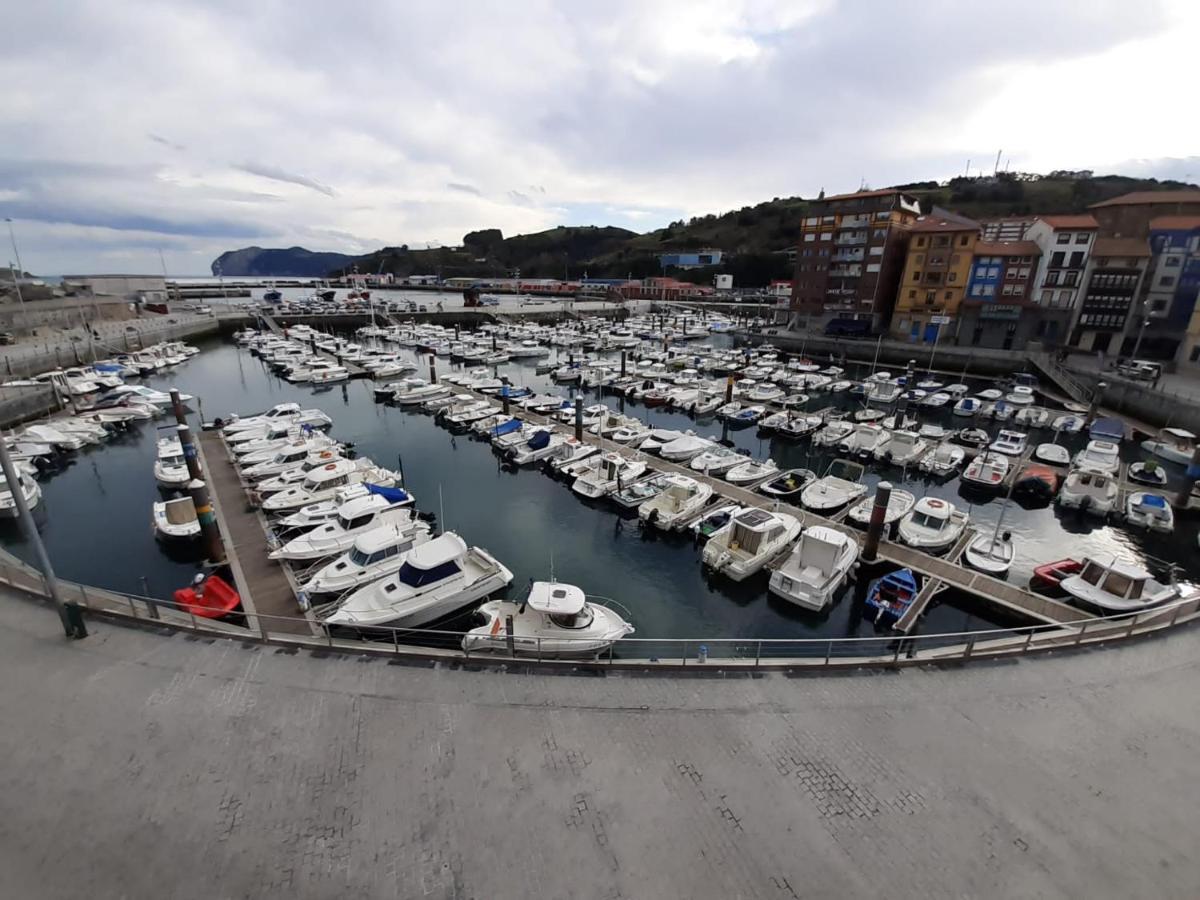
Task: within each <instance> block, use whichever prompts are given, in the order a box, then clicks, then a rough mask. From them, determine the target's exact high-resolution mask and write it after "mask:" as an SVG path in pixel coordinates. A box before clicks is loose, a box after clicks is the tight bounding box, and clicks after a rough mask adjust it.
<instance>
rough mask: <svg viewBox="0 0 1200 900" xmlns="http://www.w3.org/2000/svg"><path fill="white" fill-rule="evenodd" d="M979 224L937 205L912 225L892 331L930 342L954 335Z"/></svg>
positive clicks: (904, 337) (908, 337)
mask: <svg viewBox="0 0 1200 900" xmlns="http://www.w3.org/2000/svg"><path fill="white" fill-rule="evenodd" d="M978 241H979V223H978V222H976V221H974V220H973V219H968V218H966V217H964V216H959V215H956V214H954V213H952V212H949V211H947V210H944V209H935V210H933V212H931V213H930V214H929V215H927V216H922V217H921V218H919V219H917V221H916V222H915V223H914V224H913V226H912V229H911V233H910V237H909V242H908V253H907V255H906V257H905V263H904V272H903V275H902V277H901V279H900V288H899V291H898V293H897V295H896V303H895V307H894V309H893V312H892V321H891V328H890V331H891V334H892V336H893V337H896V338H900V339H907V340H911V341H926V342H932V341H936V340H940V339H943V338H944V337H945V336H946V335H948V334H953V333H954V329H955V328H956V324H957V319H958V309H959V306H960V304H961V303H962V300H963V293H964V291H965V290H966V287H967V281H968V278H969V276H970V274H971V260H972V257H973V255H974V252H975V245H976V243H977V242H978Z"/></svg>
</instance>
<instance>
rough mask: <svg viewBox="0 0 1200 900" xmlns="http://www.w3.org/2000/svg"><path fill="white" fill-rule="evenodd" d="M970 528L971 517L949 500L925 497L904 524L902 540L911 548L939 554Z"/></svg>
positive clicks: (902, 522) (901, 532)
mask: <svg viewBox="0 0 1200 900" xmlns="http://www.w3.org/2000/svg"><path fill="white" fill-rule="evenodd" d="M966 527H967V514H966V513H965V512H963V511H961V510H959V509H956V508H955V506H954V504H953V503H951V502H950V501H949V500H943V499H941V498H940V497H922V498H921V499H920V500H918V501H917V503H916V505H915V506H914V507H913V508H912V511H911V512H910V513H909V514H908V515H906V516H905V517H904V518H902V519H901V520H900V527H899V535H900V540H902V541H904V543H906V544H908V545H909V546H910V547H916V548H917V549H918V550H926V551H928V552H930V553H937V552H939V551H942V550H947V549H949V547H950V546H951V545H952V544H953V543H954V542H955V541H957V540H958V538H959V536H960V535H961V534H962V533H963V530H964V529H965V528H966Z"/></svg>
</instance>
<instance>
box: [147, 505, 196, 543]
mask: <svg viewBox="0 0 1200 900" xmlns="http://www.w3.org/2000/svg"><path fill="white" fill-rule="evenodd" d="M154 536H155V537H156V538H158V539H159V540H160V541H163V542H164V543H183V542H186V541H194V540H196V538H198V537H200V519H199V518H197V516H196V505H195V504H194V503H193V502H192V498H191V497H180V498H179V499H177V500H167V501H160V502H158V503H155V504H154Z"/></svg>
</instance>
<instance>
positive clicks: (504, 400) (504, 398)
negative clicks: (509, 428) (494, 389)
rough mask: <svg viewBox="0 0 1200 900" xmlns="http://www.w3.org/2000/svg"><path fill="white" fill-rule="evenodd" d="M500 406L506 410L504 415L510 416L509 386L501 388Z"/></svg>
mask: <svg viewBox="0 0 1200 900" xmlns="http://www.w3.org/2000/svg"><path fill="white" fill-rule="evenodd" d="M500 406H501V408H502V409H503V410H504V414H505V415H506V416H507V415H508V385H507V384H506V385H504V386H503V387H502V388H500Z"/></svg>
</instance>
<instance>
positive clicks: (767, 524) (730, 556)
mask: <svg viewBox="0 0 1200 900" xmlns="http://www.w3.org/2000/svg"><path fill="white" fill-rule="evenodd" d="M799 533H800V520H799V519H797V518H796V517H795V516H791V515H788V514H787V513H782V512H770V511H768V510H765V509H757V508H751V509H746V510H743V511H742V512H740V513H738V514H737V515H735V516H733V518H731V519H730V520H729V523H728V524H727V525H725V527H724V528H721V529H719V530H718V531H716V532H714V533H713V534H712V536H711V537H709V539H708V543H707V544H705V545H704V550H703V552H702V554H701V559H702V561H703V564H704V565H705V566H707V567H708V568H709V569H711V570H712V571H713V572H717V573H720V574H722V575H725V576H726V577H728V578H731V579H733V580H734V581H744V580H745V579H746V578H749V577H750V576H751V575H754V574H755V573H756V572H758V571H760V570H761V569H762V567H763V566H765V565H766V564H767V562H768V561H769V560H771V559H772V558H774V557H775V556H776V555H777V554H778V553H780V552H781V551H783V549H784V548H785V547H787V546H788V544H790V543H791V542H792V541H794V540H795V539H796V537H797V535H799Z"/></svg>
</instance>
